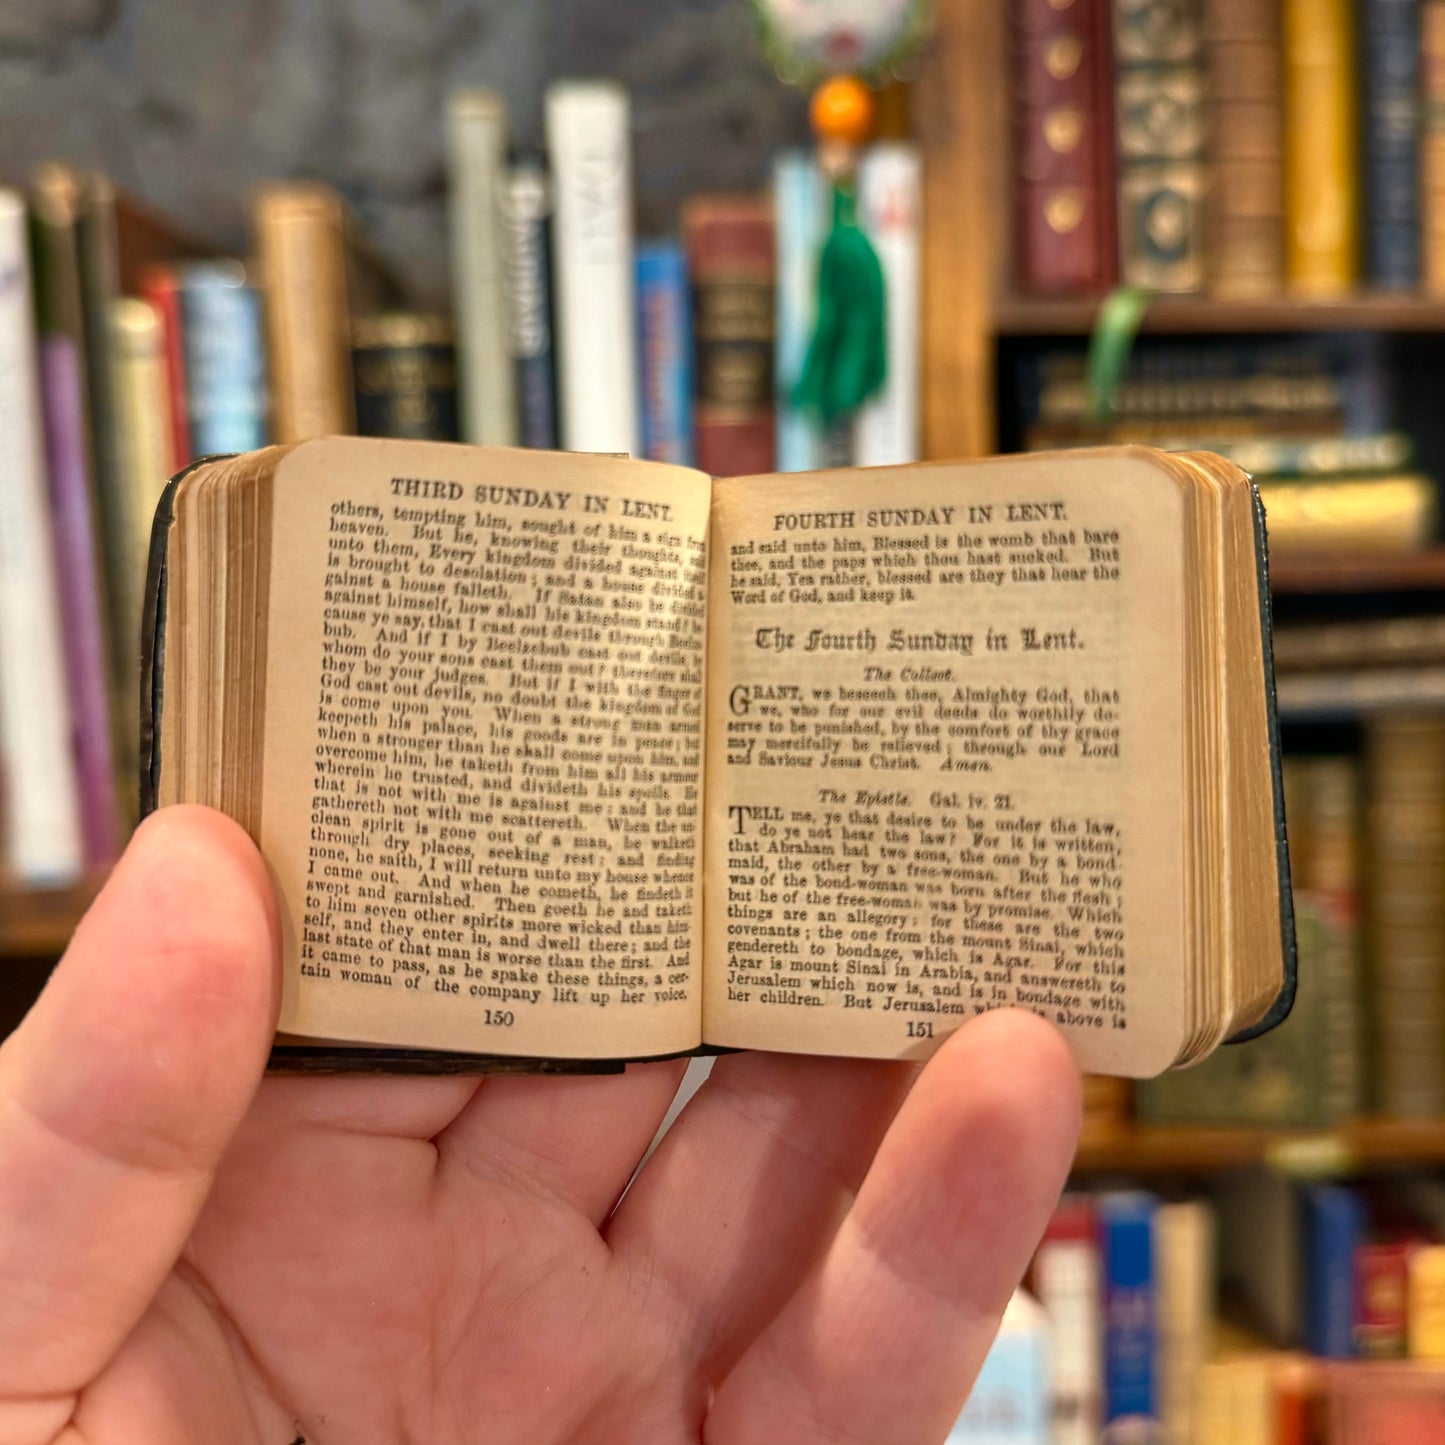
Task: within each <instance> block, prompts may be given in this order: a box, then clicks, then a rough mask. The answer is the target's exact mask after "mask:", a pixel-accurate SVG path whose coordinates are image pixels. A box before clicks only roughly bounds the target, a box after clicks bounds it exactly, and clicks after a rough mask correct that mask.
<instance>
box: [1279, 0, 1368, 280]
mask: <svg viewBox="0 0 1445 1445" xmlns="http://www.w3.org/2000/svg"><path fill="white" fill-rule="evenodd" d="M1281 13H1282V16H1283V36H1284V67H1285V87H1284V97H1285V130H1284V137H1285V258H1286V275H1287V280H1288V284H1289V288H1290V290H1291V291H1293V292H1294V293H1295V294H1296V295H1300V296H1308V297H1330V296H1342V295H1346V294H1348V293H1349V291H1350V290H1351V289H1352V288H1353V287H1354V285H1355V282H1356V280H1357V279H1358V277H1359V271H1360V264H1359V254H1360V239H1359V236H1360V176H1359V170H1360V167H1359V159H1358V152H1359V137H1358V134H1357V131H1356V123H1355V114H1356V101H1355V92H1356V80H1357V76H1356V66H1355V56H1356V50H1355V34H1354V14H1353V5H1352V3H1351V0H1283V10H1282V12H1281Z"/></svg>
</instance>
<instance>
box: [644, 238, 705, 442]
mask: <svg viewBox="0 0 1445 1445" xmlns="http://www.w3.org/2000/svg"><path fill="white" fill-rule="evenodd" d="M637 355H638V364H639V365H640V366H641V368H642V376H641V378H640V380H641V385H640V386H639V388H638V392H639V400H640V403H641V408H642V415H641V418H640V422H641V433H642V454H643V456H645V457H646V458H647V459H648V460H649V461H653V462H676V463H677V464H678V465H679V466H684V467H690V466H691V465H692V459H693V446H692V305H691V297H690V294H689V291H688V283H687V256H686V253H685V252H684V251H683V249H682V246H681V245H680V244H679V243H678V242H677V241H644V242H642V243H641V244H640V245H639V246H638V248H637Z"/></svg>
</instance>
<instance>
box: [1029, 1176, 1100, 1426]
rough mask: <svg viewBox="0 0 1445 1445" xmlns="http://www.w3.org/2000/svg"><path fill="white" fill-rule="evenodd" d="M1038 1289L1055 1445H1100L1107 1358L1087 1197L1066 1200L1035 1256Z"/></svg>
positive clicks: (1094, 1237) (1095, 1242) (1095, 1243)
mask: <svg viewBox="0 0 1445 1445" xmlns="http://www.w3.org/2000/svg"><path fill="white" fill-rule="evenodd" d="M1033 1288H1034V1293H1035V1294H1036V1296H1037V1297H1038V1301H1039V1303H1040V1305H1042V1306H1043V1309H1044V1313H1045V1315H1046V1317H1047V1318H1048V1322H1049V1338H1050V1345H1051V1353H1050V1358H1049V1381H1050V1395H1051V1409H1050V1415H1051V1418H1052V1422H1053V1436H1052V1439H1053V1445H1096V1442H1097V1441H1098V1438H1099V1423H1100V1397H1101V1393H1102V1384H1103V1381H1102V1378H1101V1373H1100V1361H1101V1359H1102V1357H1103V1348H1102V1328H1101V1325H1102V1321H1101V1317H1100V1303H1101V1299H1102V1296H1101V1293H1100V1284H1099V1245H1098V1238H1097V1232H1096V1225H1095V1222H1094V1216H1093V1209H1092V1208H1091V1206H1090V1204H1089V1201H1088V1199H1087V1198H1086V1197H1083V1196H1075V1197H1073V1198H1065V1199H1064V1200H1063V1201H1062V1202H1061V1203H1060V1205H1059V1208H1058V1209H1057V1210H1056V1211H1055V1213H1054V1218H1053V1220H1052V1221H1051V1222H1050V1224H1049V1227H1048V1229H1047V1230H1045V1232H1044V1237H1043V1240H1042V1241H1041V1242H1040V1244H1039V1247H1038V1250H1037V1252H1036V1253H1035V1255H1034V1266H1033Z"/></svg>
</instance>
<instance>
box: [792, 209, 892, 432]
mask: <svg viewBox="0 0 1445 1445" xmlns="http://www.w3.org/2000/svg"><path fill="white" fill-rule="evenodd" d="M887 344H888V343H887V330H886V328H885V324H884V289H883V267H882V266H881V265H879V263H878V253H877V252H876V251H875V250H874V249H873V243H872V242H871V241H870V240H869V239H868V237H867V236H866V235H864V233H863V231H862V229H861V228H860V227H859V225H858V201H857V197H856V196H855V194H854V192H853V189H852V186H851V184H849V185H844V184H842V183H835V185H834V187H833V225H832V228H831V229H830V230H829V232H828V238H827V240H825V241H824V242H823V249H822V251H821V252H820V254H819V256H818V311H817V321H816V323H815V325H814V327H813V339H812V340H811V341H810V342H809V343H808V357H807V360H806V361H805V362H804V363H803V372H802V375H801V376H800V377H799V378H798V383H797V385H796V386H795V387H794V388H793V405H794V406H795V407H797V408H798V410H799V411H801V412H803V413H804V414H805V415H809V416H814V417H816V418H817V419H818V420H819V421H821V422H822V423H823V425H824V426H828V425H830V424H831V423H832V422H834V421H836V420H837V419H838V418H839V417H842V416H847V415H848V414H849V413H850V412H854V411H857V410H858V408H859V407H860V406H862V404H863V403H864V402H865V401H867V400H868V398H869V397H870V396H873V395H874V394H875V393H876V392H877V391H879V390H880V389H881V387H882V386H883V381H884V378H885V377H886V375H887V371H888V366H887Z"/></svg>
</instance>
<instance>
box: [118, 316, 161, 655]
mask: <svg viewBox="0 0 1445 1445" xmlns="http://www.w3.org/2000/svg"><path fill="white" fill-rule="evenodd" d="M111 370H112V374H113V376H114V379H115V399H116V419H117V421H118V422H119V424H120V441H121V447H120V463H121V472H122V476H123V478H124V482H125V487H126V492H127V495H128V499H129V505H128V507H127V513H128V515H129V517H130V520H131V535H130V538H129V539H128V548H129V555H128V556H127V559H126V567H127V573H128V576H129V577H130V578H131V588H130V589H129V596H128V605H129V607H130V611H129V613H128V615H127V616H126V617H125V618H124V619H123V621H122V623H121V627H122V629H123V635H124V636H125V637H128V638H130V639H132V646H134V639H135V638H137V637H139V636H140V627H141V612H142V606H143V603H144V600H145V575H146V561H147V558H148V556H149V554H150V540H151V519H152V517H153V516H154V515H155V509H156V503H157V502H158V501H159V500H160V495H161V492H162V491H163V490H164V488H165V484H166V482H167V480H168V479H169V478H170V476H171V474H172V471H173V470H174V469H173V468H172V466H171V443H172V439H173V436H174V429H173V428H172V426H171V417H170V404H171V392H170V384H169V381H168V378H167V376H166V356H165V337H164V333H163V330H162V322H161V317H160V314H159V313H158V312H157V311H156V309H155V307H154V306H152V305H151V304H150V302H149V301H141V300H139V299H137V298H135V297H129V296H127V297H121V298H120V299H119V300H117V301H115V302H114V303H113V304H112V307H111Z"/></svg>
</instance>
